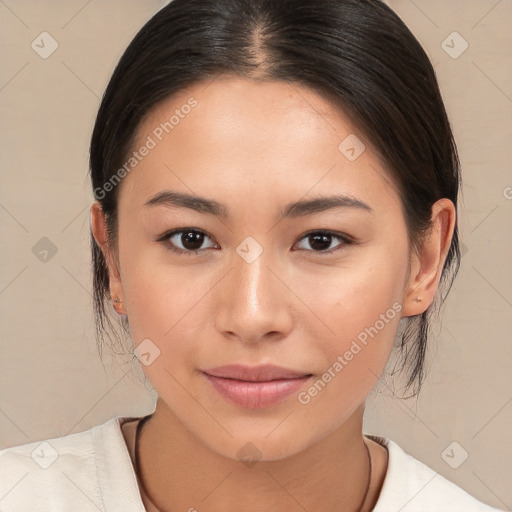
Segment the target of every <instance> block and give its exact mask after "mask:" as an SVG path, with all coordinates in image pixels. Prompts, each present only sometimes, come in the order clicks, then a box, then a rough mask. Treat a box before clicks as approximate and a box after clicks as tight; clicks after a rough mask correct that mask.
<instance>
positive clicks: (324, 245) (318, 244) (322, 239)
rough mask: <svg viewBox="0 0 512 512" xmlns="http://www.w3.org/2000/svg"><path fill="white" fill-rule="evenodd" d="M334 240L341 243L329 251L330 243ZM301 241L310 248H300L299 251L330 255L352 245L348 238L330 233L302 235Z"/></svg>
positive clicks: (321, 232) (311, 232) (318, 232)
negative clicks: (305, 242)
mask: <svg viewBox="0 0 512 512" xmlns="http://www.w3.org/2000/svg"><path fill="white" fill-rule="evenodd" d="M336 239H337V240H341V243H338V244H337V245H336V246H335V248H334V249H332V248H331V249H329V248H330V247H331V244H332V242H333V241H334V240H336ZM301 240H306V241H307V245H309V247H311V249H309V248H308V247H301V249H305V250H308V251H313V252H318V253H323V252H326V253H332V252H335V251H338V250H339V249H340V248H341V247H343V246H346V245H350V244H352V243H353V240H351V239H350V238H349V237H348V236H346V235H342V234H340V233H333V232H332V231H310V232H309V233H306V235H304V236H303V237H302V238H301ZM327 249H329V250H327Z"/></svg>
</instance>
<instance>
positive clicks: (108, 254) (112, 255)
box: [91, 201, 126, 315]
mask: <svg viewBox="0 0 512 512" xmlns="http://www.w3.org/2000/svg"><path fill="white" fill-rule="evenodd" d="M91 231H92V235H93V237H94V239H95V240H96V243H97V244H98V246H99V247H100V249H101V252H102V253H103V256H104V258H105V262H106V264H107V268H108V275H109V283H110V296H111V298H112V299H113V300H114V299H116V298H118V299H119V302H114V303H113V306H114V309H115V310H116V312H117V313H119V314H120V315H125V314H126V310H125V307H124V303H125V301H124V293H123V285H122V283H121V275H120V273H119V261H118V257H117V254H116V252H115V251H114V248H113V247H111V245H110V243H109V240H108V231H107V222H106V219H105V214H104V213H103V209H102V207H101V204H100V203H99V202H98V201H96V202H95V203H94V204H93V205H92V206H91Z"/></svg>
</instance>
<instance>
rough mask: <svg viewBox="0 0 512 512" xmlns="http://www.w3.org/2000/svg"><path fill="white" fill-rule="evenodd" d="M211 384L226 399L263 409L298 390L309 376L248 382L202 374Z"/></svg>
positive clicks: (248, 406) (243, 405)
mask: <svg viewBox="0 0 512 512" xmlns="http://www.w3.org/2000/svg"><path fill="white" fill-rule="evenodd" d="M204 375H205V376H206V378H207V379H208V380H209V381H210V383H211V384H212V386H213V387H214V388H215V389H216V390H217V391H218V392H219V393H220V394H221V395H222V396H223V397H225V398H226V399H227V400H229V401H230V402H232V403H234V404H236V405H238V406H240V407H247V408H251V409H263V408H264V407H270V406H271V405H274V404H276V403H278V402H279V401H281V400H283V399H284V398H286V397H287V396H289V395H291V394H293V393H295V392H296V391H298V390H299V389H300V388H301V386H302V385H303V384H304V383H305V382H306V381H307V380H309V379H310V378H311V376H310V375H309V376H304V377H301V378H296V379H280V380H271V381H266V382H261V381H260V382H248V381H244V380H236V379H225V378H223V377H214V376H213V375H209V374H207V373H205V374H204Z"/></svg>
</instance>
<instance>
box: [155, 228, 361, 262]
mask: <svg viewBox="0 0 512 512" xmlns="http://www.w3.org/2000/svg"><path fill="white" fill-rule="evenodd" d="M183 233H200V234H202V235H206V236H207V237H208V238H210V239H212V238H213V237H211V236H210V235H209V234H208V233H206V232H205V231H202V230H200V229H196V228H180V229H173V230H171V231H167V232H166V233H164V234H163V235H162V236H161V237H160V238H158V239H157V240H156V241H157V242H160V243H163V244H164V245H165V247H167V248H168V249H169V250H170V251H172V252H174V253H177V254H186V255H187V256H192V255H197V254H199V253H200V252H202V251H204V249H195V250H184V249H179V248H177V247H175V246H174V245H172V244H171V243H170V241H169V238H171V237H172V236H174V235H177V234H183ZM312 235H327V236H331V237H333V238H337V239H339V240H341V241H342V242H343V243H341V244H339V245H338V246H337V248H335V249H329V250H327V251H313V250H310V249H299V250H304V251H308V252H312V253H314V254H320V255H322V254H332V253H334V252H336V251H338V250H340V249H341V248H342V247H344V246H347V245H353V244H355V241H354V240H353V239H352V238H350V237H349V236H347V235H344V234H342V233H337V232H334V231H325V230H317V231H308V232H307V233H305V234H304V235H302V237H301V238H300V239H299V241H300V240H303V239H305V238H308V237H310V236H312Z"/></svg>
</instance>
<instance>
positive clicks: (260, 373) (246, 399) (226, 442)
mask: <svg viewBox="0 0 512 512" xmlns="http://www.w3.org/2000/svg"><path fill="white" fill-rule="evenodd" d="M187 105H188V106H187ZM171 116H174V117H173V118H171ZM169 120H170V121H169ZM166 122H167V125H165V123H166ZM164 127H165V128H164ZM166 130H167V131H168V133H167V131H166ZM347 137H350V138H349V139H347ZM355 137H357V138H358V139H359V141H364V135H363V134H361V133H360V132H359V131H358V130H357V128H356V127H355V126H353V125H352V124H351V123H350V121H349V119H348V117H346V116H345V115H344V114H343V112H341V111H340V110H339V109H336V108H335V107H334V106H333V105H332V104H330V103H329V102H328V101H327V100H325V99H323V98H322V97H321V96H319V95H318V94H316V93H314V92H313V91H311V90H308V89H306V88H303V87H301V86H300V85H297V84H294V85H293V86H292V85H290V84H287V83H281V82H259V83H256V82H252V81H249V80H245V79H238V78H233V77H222V78H219V79H216V80H215V81H213V82H211V83H209V84H206V83H201V84H196V85H195V86H193V87H190V88H188V89H187V90H185V91H182V92H181V93H180V94H179V95H176V96H174V97H172V98H171V99H168V100H166V101H165V102H163V103H161V104H159V105H158V106H157V107H156V108H155V109H154V110H153V111H152V112H151V113H150V115H148V116H147V117H146V118H145V119H144V121H143V123H142V124H141V126H140V127H139V131H138V136H137V141H136V143H135V144H134V148H133V150H134V151H138V155H139V156H138V157H137V159H138V160H137V164H136V166H134V167H133V169H132V170H131V171H130V172H129V173H128V174H127V175H126V177H125V178H124V179H123V181H122V183H121V185H119V186H120V187H121V189H120V195H119V209H118V215H119V217H118V218H119V231H118V253H117V254H118V258H119V259H118V265H119V267H118V269H119V275H118V276H116V275H115V272H116V271H112V272H113V273H112V274H111V280H112V281H111V282H112V286H113V287H114V292H115V294H117V295H118V296H120V297H121V298H122V300H123V305H124V308H125V311H126V313H127V315H128V319H129V323H130V329H131V333H132V338H133V340H134V346H135V348H136V349H138V350H139V352H138V355H139V357H141V354H143V353H144V354H145V355H143V356H142V357H143V359H141V362H143V363H144V364H142V365H141V367H142V369H143V371H144V372H145V374H146V375H147V378H148V379H149V381H150V382H151V383H152V385H153V386H154V388H155V390H156V391H157V393H158V394H159V397H160V400H161V401H163V403H165V406H166V407H168V409H169V411H170V412H171V413H172V414H173V415H174V416H175V417H176V418H177V419H178V420H179V421H180V422H181V423H182V424H183V425H184V426H185V427H186V428H187V429H188V430H189V431H190V432H192V433H193V434H194V435H195V436H196V437H197V438H198V439H199V440H200V441H201V442H202V443H203V444H204V445H206V446H207V447H209V448H211V449H212V450H214V451H215V452H217V453H220V454H222V455H224V456H227V457H230V458H233V459H235V458H236V457H237V452H238V451H239V450H240V448H241V447H243V446H244V445H245V444H246V443H247V442H251V443H253V444H254V445H255V446H256V447H257V448H258V450H259V451H260V452H261V453H262V457H263V459H267V460H273V459H279V458H283V457H287V456H290V455H292V454H294V453H297V452H299V451H301V450H304V449H306V448H308V447H309V446H311V445H313V444H314V443H316V442H318V441H319V440H321V439H323V438H324V437H326V436H327V435H329V434H331V433H334V432H335V431H336V430H337V429H340V428H343V425H345V424H347V422H348V421H349V419H350V418H351V417H353V415H354V414H355V412H356V411H358V410H360V408H361V405H362V404H364V400H365V398H366V397H367V395H368V394H369V392H370V391H371V389H372V388H373V386H374V385H375V383H376V381H377V379H378V377H379V376H380V375H381V373H382V371H383V369H384V367H385V364H386V362H387V360H388V357H389V355H390V351H391V348H392V345H393V341H394V338H395V335H396V332H397V329H398V322H399V320H400V317H401V316H403V315H404V310H403V309H402V305H403V303H404V294H405V292H406V289H407V283H408V276H409V269H410V267H409V242H408V238H407V232H406V225H405V220H404V217H403V213H402V207H401V202H400V198H399V195H398V192H397V190H396V188H395V187H394V186H393V183H392V180H391V176H390V174H389V173H388V172H387V170H386V169H385V166H384V164H383V163H382V162H381V161H380V159H379V158H378V157H377V155H376V153H375V152H374V151H373V150H372V148H371V146H370V145H369V144H368V143H367V141H364V143H365V145H366V146H365V148H364V151H362V152H361V150H362V149H363V146H361V142H358V139H356V138H355ZM345 139H347V141H346V142H343V141H345ZM340 144H341V146H340ZM143 146H146V147H147V148H149V149H148V150H147V151H146V150H143V149H142V150H141V148H142V147H143ZM350 148H354V150H353V151H351V149H350ZM359 153H360V154H359ZM139 157H140V158H139ZM171 193H173V194H174V195H171ZM166 194H167V195H166ZM179 194H184V195H187V196H191V197H192V201H191V200H190V198H189V199H186V198H184V196H180V195H179ZM194 198H195V200H194ZM198 198H202V199H201V200H199V199H198ZM321 198H329V199H326V200H325V201H320V199H321ZM294 203H297V204H295V205H294V206H290V205H293V204H294ZM308 204H309V206H308ZM187 205H188V206H187ZM146 363H148V364H146ZM226 365H242V366H241V367H240V366H235V367H231V368H227V369H226V368H221V367H225V366H226ZM262 365H275V366H278V367H280V369H276V368H270V369H269V368H268V367H266V368H265V367H263V368H260V367H261V366H262ZM219 368H220V369H219ZM248 381H251V382H248ZM270 381H273V382H270Z"/></svg>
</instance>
